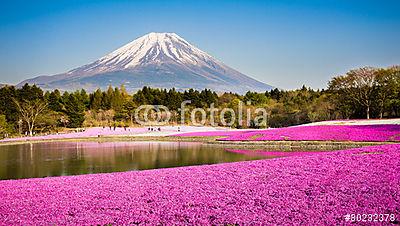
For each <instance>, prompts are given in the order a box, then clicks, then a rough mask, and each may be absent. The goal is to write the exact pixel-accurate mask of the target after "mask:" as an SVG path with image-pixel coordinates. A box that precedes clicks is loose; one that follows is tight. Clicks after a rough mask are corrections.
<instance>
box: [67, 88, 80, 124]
mask: <svg viewBox="0 0 400 226" xmlns="http://www.w3.org/2000/svg"><path fill="white" fill-rule="evenodd" d="M65 111H66V114H67V116H68V118H69V123H68V127H71V128H77V127H81V126H82V124H83V121H84V120H85V106H84V104H83V103H82V101H80V100H79V98H77V97H76V95H75V94H70V95H69V98H68V100H67V102H66V103H65Z"/></svg>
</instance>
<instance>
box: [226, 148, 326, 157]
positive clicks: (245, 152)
mask: <svg viewBox="0 0 400 226" xmlns="http://www.w3.org/2000/svg"><path fill="white" fill-rule="evenodd" d="M225 151H229V152H233V153H239V154H243V155H254V156H260V155H261V156H266V157H267V158H268V157H271V158H276V157H288V156H303V155H311V154H319V153H321V152H317V151H265V150H244V149H225Z"/></svg>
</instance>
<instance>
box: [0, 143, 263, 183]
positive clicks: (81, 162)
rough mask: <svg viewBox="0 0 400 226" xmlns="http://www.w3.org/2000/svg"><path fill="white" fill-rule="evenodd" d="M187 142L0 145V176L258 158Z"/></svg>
mask: <svg viewBox="0 0 400 226" xmlns="http://www.w3.org/2000/svg"><path fill="white" fill-rule="evenodd" d="M261 158H265V156H262V155H259V156H253V155H251V156H249V155H244V154H241V153H235V152H231V151H225V150H224V149H223V148H222V147H219V146H209V145H203V144H201V143H187V142H103V143H99V142H49V143H35V144H32V143H30V144H19V145H8V146H0V179H17V178H32V177H47V176H60V175H78V174H88V173H106V172H117V171H129V170H144V169H157V168H167V167H177V166H188V165H200V164H213V163H221V162H234V161H243V160H253V159H261Z"/></svg>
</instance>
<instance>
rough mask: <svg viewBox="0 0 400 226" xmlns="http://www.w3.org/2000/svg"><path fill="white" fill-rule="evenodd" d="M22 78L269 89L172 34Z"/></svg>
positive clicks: (68, 86) (47, 82) (83, 84)
mask: <svg viewBox="0 0 400 226" xmlns="http://www.w3.org/2000/svg"><path fill="white" fill-rule="evenodd" d="M26 82H28V83H30V84H32V83H35V84H37V85H38V86H40V87H42V88H44V89H55V88H58V89H61V90H75V89H80V88H85V89H88V90H91V91H92V90H95V89H97V88H102V89H105V88H106V87H107V86H108V85H110V84H111V85H114V86H119V85H121V84H122V83H124V84H125V86H126V88H127V89H128V90H131V91H133V90H137V89H140V88H142V87H143V86H150V87H159V88H172V87H175V88H176V89H178V90H182V89H188V88H195V89H204V88H210V89H213V90H216V91H232V92H239V93H243V92H246V91H248V90H251V91H262V92H264V91H265V90H269V89H271V88H272V87H271V86H269V85H266V84H264V83H261V82H259V81H257V80H255V79H252V78H250V77H248V76H246V75H244V74H242V73H240V72H238V71H236V70H234V69H232V68H230V67H228V66H226V65H225V64H223V63H222V62H220V61H218V60H216V59H214V58H213V57H212V56H210V55H208V54H207V53H205V52H203V51H202V50H200V49H198V48H197V47H195V46H193V45H191V44H190V43H188V42H187V41H186V40H184V39H183V38H181V37H179V36H178V35H177V34H175V33H149V34H147V35H145V36H142V37H140V38H138V39H136V40H134V41H132V42H130V43H128V44H126V45H124V46H122V47H121V48H119V49H117V50H115V51H113V52H111V53H109V54H107V55H106V56H104V57H102V58H100V59H98V60H96V61H95V62H93V63H90V64H87V65H84V66H82V67H78V68H76V69H73V70H71V71H69V72H67V73H63V74H58V75H53V76H39V77H36V78H33V79H28V80H25V81H23V82H21V83H20V85H22V84H25V83H26Z"/></svg>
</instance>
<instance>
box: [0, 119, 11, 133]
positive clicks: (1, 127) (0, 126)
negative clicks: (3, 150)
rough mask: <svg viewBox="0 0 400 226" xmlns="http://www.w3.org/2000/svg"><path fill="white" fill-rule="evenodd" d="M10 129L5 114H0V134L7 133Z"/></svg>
mask: <svg viewBox="0 0 400 226" xmlns="http://www.w3.org/2000/svg"><path fill="white" fill-rule="evenodd" d="M9 130H10V126H9V124H8V123H7V120H6V116H5V115H0V134H1V135H2V136H4V135H5V134H7V133H8V132H9Z"/></svg>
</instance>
